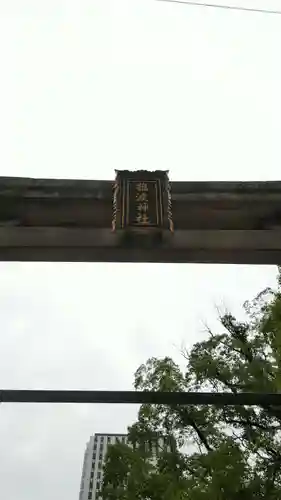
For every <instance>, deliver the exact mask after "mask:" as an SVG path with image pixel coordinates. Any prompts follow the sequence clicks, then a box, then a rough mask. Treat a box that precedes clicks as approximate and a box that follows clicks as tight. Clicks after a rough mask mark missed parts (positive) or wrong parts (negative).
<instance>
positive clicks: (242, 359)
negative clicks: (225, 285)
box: [103, 272, 281, 500]
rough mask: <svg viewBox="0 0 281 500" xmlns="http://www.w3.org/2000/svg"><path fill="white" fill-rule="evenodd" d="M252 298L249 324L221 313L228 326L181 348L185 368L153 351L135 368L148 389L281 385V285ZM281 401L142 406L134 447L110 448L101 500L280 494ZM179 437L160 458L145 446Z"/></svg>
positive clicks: (238, 499)
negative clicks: (155, 355) (154, 355)
mask: <svg viewBox="0 0 281 500" xmlns="http://www.w3.org/2000/svg"><path fill="white" fill-rule="evenodd" d="M280 281H281V280H280V272H279V278H278V288H277V290H275V291H274V290H271V289H266V290H264V291H263V292H262V293H260V294H259V295H258V296H257V297H256V298H255V299H254V301H253V302H251V303H246V304H245V311H246V314H247V321H238V320H237V319H236V318H235V317H233V316H232V315H231V314H229V313H226V314H224V315H222V316H221V317H220V324H221V332H218V333H214V332H212V331H210V330H209V331H208V338H207V339H206V340H204V341H203V342H198V343H196V344H194V345H193V347H192V348H191V350H190V351H185V352H183V355H184V357H185V360H186V369H185V370H181V369H180V367H179V366H178V365H177V364H176V363H175V362H174V361H173V360H172V359H171V358H169V357H166V358H164V359H156V358H151V359H149V360H148V361H147V363H146V364H144V365H142V366H140V367H139V369H138V370H137V372H136V374H135V388H136V389H137V390H144V391H147V390H149V391H206V390H210V391H214V392H220V391H225V392H227V391H229V392H232V393H239V392H263V391H264V392H273V393H276V392H279V391H280V388H281V291H280V285H281V283H280ZM280 431H281V406H280V407H279V406H270V405H263V406H259V407H253V406H212V405H206V406H197V405H192V406H179V405H174V406H167V405H146V404H144V405H142V406H141V407H140V409H139V414H138V420H137V422H136V423H134V424H133V425H132V426H131V427H130V428H129V440H130V442H131V446H130V447H129V446H126V445H121V444H120V445H116V446H112V447H111V448H110V449H109V452H108V457H107V462H106V467H105V475H104V486H103V499H104V500H117V499H118V500H185V499H188V500H209V498H212V500H243V499H247V500H258V499H262V498H266V499H268V500H277V499H280V498H281V440H280ZM159 436H162V437H165V438H166V439H167V440H169V442H171V443H174V445H173V446H171V449H170V450H167V449H166V447H165V446H164V447H163V449H162V450H161V451H160V452H159V453H158V454H157V458H156V459H154V460H153V450H152V448H151V447H150V446H149V445H148V443H151V442H152V443H154V442H156V441H157V439H158V437H159Z"/></svg>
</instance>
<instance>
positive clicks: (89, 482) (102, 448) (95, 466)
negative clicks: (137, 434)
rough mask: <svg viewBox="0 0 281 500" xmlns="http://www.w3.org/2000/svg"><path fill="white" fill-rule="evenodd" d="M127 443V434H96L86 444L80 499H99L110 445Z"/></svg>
mask: <svg viewBox="0 0 281 500" xmlns="http://www.w3.org/2000/svg"><path fill="white" fill-rule="evenodd" d="M117 442H119V443H120V442H121V443H127V434H95V435H94V436H91V437H90V440H89V442H88V443H87V446H86V451H85V455H84V463H83V469H82V478H81V485H80V495H79V500H98V499H99V493H100V490H101V487H102V480H103V468H104V463H105V458H106V453H107V449H108V446H109V445H111V444H116V443H117Z"/></svg>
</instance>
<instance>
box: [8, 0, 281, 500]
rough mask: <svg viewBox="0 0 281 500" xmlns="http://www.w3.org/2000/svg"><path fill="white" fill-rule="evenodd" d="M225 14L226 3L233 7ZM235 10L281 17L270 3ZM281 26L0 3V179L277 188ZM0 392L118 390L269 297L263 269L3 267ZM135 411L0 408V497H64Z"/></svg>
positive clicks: (151, 5) (159, 7)
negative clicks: (91, 449) (268, 183)
mask: <svg viewBox="0 0 281 500" xmlns="http://www.w3.org/2000/svg"><path fill="white" fill-rule="evenodd" d="M234 1H235V0H234ZM243 5H245V6H258V7H263V6H267V7H268V8H271V7H272V8H275V9H276V8H278V6H279V2H278V1H275V2H274V1H271V2H270V1H267V2H266V1H265V0H264V1H262V0H260V1H259V0H252V1H250V0H248V1H246V0H245V1H244V3H243ZM280 46H281V16H271V15H268V16H266V15H261V14H250V13H242V12H233V11H223V10H215V9H214V10H211V9H209V10H208V9H202V8H200V7H190V6H182V5H170V4H165V3H160V2H155V1H154V0H127V1H125V0H111V1H110V0H91V1H88V0H77V1H76V0H75V1H74V0H33V1H31V0H9V1H7V0H0V72H1V73H0V141H1V145H0V175H4V176H31V177H65V178H93V179H113V177H114V169H115V168H118V169H132V170H133V169H139V168H140V169H143V168H147V169H150V170H153V169H156V168H157V169H169V170H170V177H171V179H172V180H252V179H253V180H275V179H280V173H279V172H280V168H279V165H280V159H281V158H280V156H281V155H280V140H279V128H280V123H279V122H280V119H279V117H280V115H281V101H280V88H281V85H280V84H281V63H280ZM0 273H1V274H0V276H1V280H0V313H1V334H0V353H1V364H0V381H1V383H0V385H1V387H4V388H21V387H24V388H77V389H78V388H81V389H84V388H85V389H102V388H103V389H107V388H108V389H127V388H128V389H130V388H131V384H132V380H133V373H134V371H135V370H136V368H137V367H138V366H139V364H140V363H142V362H144V361H145V360H146V359H147V358H148V357H149V356H152V355H154V356H162V355H166V354H168V355H171V356H173V357H175V359H178V360H179V361H181V359H180V356H179V352H178V351H179V348H180V346H181V345H182V343H185V345H191V344H192V343H193V342H194V341H195V340H196V339H198V338H202V337H203V335H204V333H203V325H202V323H203V321H208V322H209V323H210V324H212V325H214V326H215V325H216V323H215V317H216V311H215V305H221V304H223V303H224V304H226V305H227V306H228V307H229V308H231V309H232V310H233V311H234V312H239V310H240V307H241V304H242V303H243V302H244V300H246V299H248V298H251V297H252V296H253V295H254V294H255V293H257V292H258V291H260V290H261V289H262V288H263V287H265V286H267V285H273V284H274V281H275V275H276V270H275V268H273V267H254V266H253V267H250V266H237V267H235V266H203V265H202V266H201V265H197V266H195V265H194V266H191V265H185V266H184V265H181V266H168V265H167V266H163V265H155V266H152V265H151V266H149V265H147V266H142V265H109V264H107V265H106V264H104V265H100V264H84V265H81V264H76V265H72V264H58V265H55V264H15V263H10V264H7V263H2V264H1V265H0ZM135 412H136V408H134V407H115V406H114V407H112V406H110V407H108V406H90V407H88V406H85V407H82V406H74V405H70V406H60V405H50V406H33V407H32V406H28V405H27V406H24V405H20V406H12V405H11V406H10V405H7V406H2V407H1V408H0V442H1V446H0V496H1V498H2V497H3V498H5V500H18V499H19V498H20V499H21V500H35V499H36V500H38V498H40V500H49V499H50V498H52V500H77V499H78V494H79V483H80V474H81V466H82V460H83V452H84V448H85V444H86V441H87V439H88V437H89V435H90V434H91V433H93V432H107V431H108V432H115V431H117V432H123V431H124V430H125V429H126V426H127V425H128V424H129V423H130V422H131V421H132V418H133V417H134V415H135Z"/></svg>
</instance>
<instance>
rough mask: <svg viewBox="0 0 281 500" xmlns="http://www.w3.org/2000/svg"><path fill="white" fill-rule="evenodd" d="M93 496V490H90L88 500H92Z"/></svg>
mask: <svg viewBox="0 0 281 500" xmlns="http://www.w3.org/2000/svg"><path fill="white" fill-rule="evenodd" d="M91 498H92V492H91V491H89V494H88V500H91Z"/></svg>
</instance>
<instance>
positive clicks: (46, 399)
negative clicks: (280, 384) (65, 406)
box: [0, 389, 281, 405]
mask: <svg viewBox="0 0 281 500" xmlns="http://www.w3.org/2000/svg"><path fill="white" fill-rule="evenodd" d="M0 402H2V403H118V404H119V403H137V404H142V403H151V404H168V405H174V404H179V405H194V404H196V405H209V404H212V405H281V394H276V393H274V394H273V393H268V394H264V393H240V394H232V393H225V392H224V393H212V392H148V391H147V392H141V391H51V390H50V391H48V390H7V389H4V390H0Z"/></svg>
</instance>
